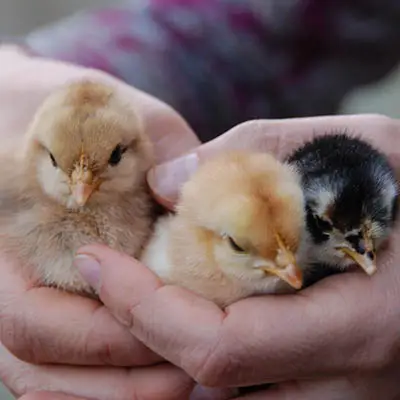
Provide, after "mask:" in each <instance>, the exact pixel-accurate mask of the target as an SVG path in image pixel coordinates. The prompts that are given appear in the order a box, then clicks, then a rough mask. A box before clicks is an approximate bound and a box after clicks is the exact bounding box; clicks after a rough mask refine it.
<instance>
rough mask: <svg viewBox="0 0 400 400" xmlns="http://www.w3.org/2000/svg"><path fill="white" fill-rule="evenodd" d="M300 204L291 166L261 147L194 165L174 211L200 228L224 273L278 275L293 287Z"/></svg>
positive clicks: (297, 273) (249, 277)
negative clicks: (260, 149)
mask: <svg viewBox="0 0 400 400" xmlns="http://www.w3.org/2000/svg"><path fill="white" fill-rule="evenodd" d="M303 207H304V204H303V193H302V190H301V187H300V183H299V178H298V176H297V174H296V173H295V171H294V170H293V169H292V168H291V167H290V166H288V165H285V164H282V163H280V162H279V161H277V160H276V159H275V158H274V157H272V156H271V155H268V154H265V153H250V152H245V151H243V152H236V151H235V152H228V153H224V154H223V155H220V156H217V157H215V158H213V159H212V160H210V161H208V162H207V163H205V164H204V165H202V166H201V167H200V168H199V170H198V171H197V173H196V174H195V175H194V176H193V177H192V179H191V180H190V181H189V182H187V183H186V184H185V185H184V187H183V188H182V195H181V200H180V203H179V204H178V207H177V211H178V215H180V216H181V217H183V218H186V220H187V221H189V223H191V224H193V225H194V226H196V227H197V229H198V230H199V233H200V232H201V233H202V234H201V235H199V245H201V246H204V251H205V252H211V254H212V257H213V259H214V260H215V262H216V264H217V265H218V267H219V268H220V269H221V270H222V271H223V272H224V273H225V274H227V275H230V276H234V277H236V278H237V279H241V280H246V281H250V282H252V281H260V280H268V281H270V279H271V276H278V277H279V278H280V279H282V280H284V281H286V282H287V283H289V284H290V285H291V286H292V287H294V288H297V289H298V288H300V287H301V285H302V274H301V270H300V269H299V267H298V266H297V264H296V260H295V256H294V254H295V253H296V251H297V249H298V246H299V242H300V238H301V233H302V231H303V228H304V209H303ZM200 238H201V239H200ZM204 238H206V239H204Z"/></svg>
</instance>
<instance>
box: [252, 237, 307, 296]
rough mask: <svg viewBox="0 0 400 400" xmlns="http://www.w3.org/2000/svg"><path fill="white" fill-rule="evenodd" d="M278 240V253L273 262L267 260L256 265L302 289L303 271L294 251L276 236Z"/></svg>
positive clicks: (295, 287)
mask: <svg viewBox="0 0 400 400" xmlns="http://www.w3.org/2000/svg"><path fill="white" fill-rule="evenodd" d="M276 239H277V242H278V246H279V249H278V254H277V256H276V258H275V261H274V262H273V263H271V262H268V261H265V262H262V261H261V260H260V262H258V263H257V264H258V265H256V267H258V268H260V269H262V270H263V271H264V272H266V273H267V274H273V275H276V276H277V277H279V278H280V279H282V280H283V281H285V282H286V283H288V284H289V285H290V286H291V287H293V288H294V289H301V288H302V286H303V272H302V270H301V269H300V267H299V266H298V265H297V262H296V259H295V257H294V255H293V253H292V252H291V251H290V250H288V249H287V247H286V246H285V245H284V243H283V241H282V240H281V238H280V237H279V236H278V235H277V236H276Z"/></svg>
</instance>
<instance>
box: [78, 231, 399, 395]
mask: <svg viewBox="0 0 400 400" xmlns="http://www.w3.org/2000/svg"><path fill="white" fill-rule="evenodd" d="M394 240H395V239H394ZM79 253H80V254H84V255H85V257H79V259H78V260H77V262H76V266H77V267H78V268H79V269H80V271H81V273H82V274H83V276H86V277H89V279H87V280H88V282H89V283H90V284H92V285H93V286H94V287H96V286H98V285H100V296H101V299H102V300H103V301H104V303H105V304H106V306H107V307H109V308H110V310H111V311H112V312H113V314H114V315H115V316H116V317H117V318H118V319H119V320H120V321H121V323H123V324H125V325H126V326H128V327H129V329H130V330H131V332H132V333H133V334H134V335H135V336H136V337H137V338H138V339H139V340H140V341H142V342H143V343H145V344H146V345H147V346H148V347H149V348H151V349H152V350H153V351H155V352H156V353H157V354H160V355H161V356H163V357H164V358H165V359H167V360H169V361H171V362H172V363H173V364H175V365H178V366H180V367H181V368H182V369H184V370H185V371H186V372H187V373H188V374H189V375H190V376H192V377H193V378H194V379H195V380H196V381H197V382H199V383H201V384H202V385H204V386H209V387H214V386H218V387H221V386H222V387H223V386H225V387H229V386H235V385H240V386H248V385H254V384H260V383H265V382H279V381H284V380H288V379H293V378H294V377H295V378H308V377H312V376H320V375H321V374H326V375H337V374H339V373H346V372H351V371H354V370H358V371H364V370H367V371H370V370H373V369H374V368H377V367H378V366H379V365H387V363H388V361H389V360H390V359H391V358H393V357H394V356H393V350H392V343H393V340H394V341H395V339H394V338H392V337H382V335H381V334H377V332H376V328H375V326H388V323H387V321H386V317H387V315H389V313H391V314H393V312H397V311H396V310H393V309H388V307H389V306H388V305H390V304H397V301H398V300H397V297H398V293H397V291H392V292H389V291H388V290H386V288H387V287H388V282H387V279H386V281H385V279H383V278H382V281H381V280H380V279H375V280H372V279H370V278H368V277H367V276H364V275H362V274H351V273H349V274H344V275H341V276H337V277H332V278H331V279H327V280H326V281H322V282H320V284H318V285H315V286H313V287H311V288H309V289H306V290H304V291H303V292H299V293H298V294H296V295H286V296H264V297H259V298H251V299H246V300H243V301H239V302H237V303H235V304H233V305H232V306H230V307H228V308H227V310H226V311H225V312H224V311H222V310H221V309H220V308H218V307H217V306H216V305H215V304H213V303H211V302H208V301H206V300H204V299H202V298H201V297H198V296H195V295H194V294H192V293H190V292H188V291H186V290H183V289H181V288H178V287H173V286H164V285H163V284H162V283H161V281H160V280H159V279H158V278H157V277H156V276H155V275H154V274H153V273H152V272H151V271H150V270H148V269H147V268H145V267H144V266H143V265H141V264H139V263H138V262H135V261H133V260H132V259H131V258H129V257H128V256H125V255H121V254H118V253H116V252H113V251H111V250H109V249H107V248H105V247H102V246H87V247H84V248H82V249H80V250H79ZM88 271H90V273H88ZM95 271H97V276H96V274H95ZM396 272H397V271H394V270H393V268H392V269H391V271H390V272H389V280H390V281H392V283H393V282H396V285H398V284H397V282H398V281H399V280H400V276H399V273H397V274H396ZM396 287H398V286H396ZM365 293H368V301H364V300H366V299H365ZM383 293H385V295H384V296H383V297H382V294H383ZM361 299H363V301H361ZM371 315H374V318H375V319H376V324H370V323H369V322H368V321H370V318H371ZM396 315H397V314H396ZM390 320H391V321H392V320H393V321H397V320H398V317H394V318H391V319H390ZM393 323H394V322H393ZM390 331H393V332H397V329H395V327H394V326H393V327H390Z"/></svg>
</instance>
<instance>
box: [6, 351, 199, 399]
mask: <svg viewBox="0 0 400 400" xmlns="http://www.w3.org/2000/svg"><path fill="white" fill-rule="evenodd" d="M0 378H1V379H2V381H3V382H4V384H5V385H6V386H7V387H8V388H10V389H11V390H12V392H13V393H14V394H16V395H17V396H21V395H24V394H26V393H30V392H37V391H57V392H63V393H66V394H69V395H72V396H76V397H78V398H79V397H82V398H88V399H97V400H125V399H126V400H131V399H146V400H175V399H176V400H179V399H182V400H186V399H187V398H188V397H189V395H190V393H191V392H192V390H193V381H192V380H191V379H190V378H188V376H187V375H186V374H184V373H183V372H182V371H181V370H179V369H178V368H176V367H174V366H172V365H169V364H160V365H158V366H152V367H143V368H131V369H126V368H114V367H68V366H61V365H59V366H35V365H31V364H26V363H24V362H22V361H19V360H17V359H16V358H15V357H13V356H12V355H11V354H10V353H8V352H7V351H6V350H5V348H4V347H2V346H0ZM49 400H50V398H49Z"/></svg>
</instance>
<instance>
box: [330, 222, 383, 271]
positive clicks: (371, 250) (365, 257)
mask: <svg viewBox="0 0 400 400" xmlns="http://www.w3.org/2000/svg"><path fill="white" fill-rule="evenodd" d="M363 241H364V248H365V249H364V252H363V253H359V252H358V251H356V250H355V249H353V248H351V247H347V246H343V247H338V250H341V251H342V252H343V253H344V254H345V255H346V256H347V257H349V258H350V259H352V260H353V261H354V262H355V263H356V264H357V265H359V266H360V267H361V268H362V269H363V270H364V272H365V273H366V274H367V275H369V276H371V275H373V274H374V273H375V272H376V271H377V268H376V255H375V246H374V243H373V241H372V238H371V235H370V234H369V231H368V230H365V231H364V234H363Z"/></svg>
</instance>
